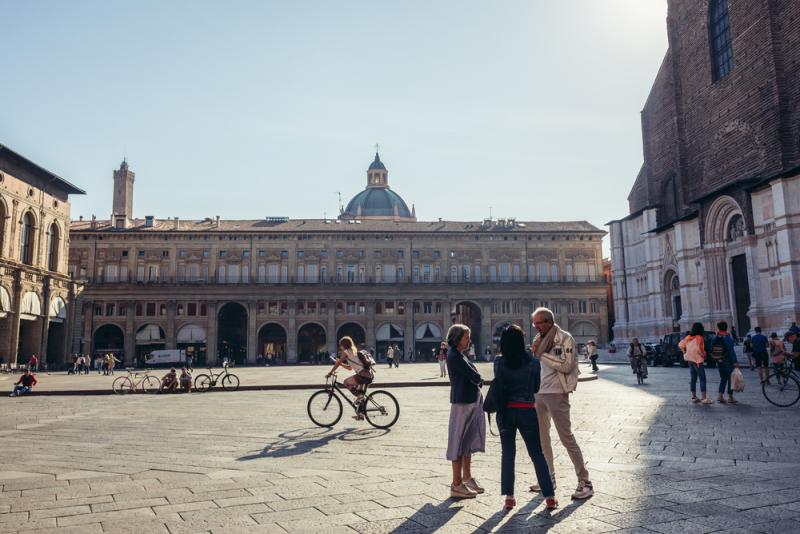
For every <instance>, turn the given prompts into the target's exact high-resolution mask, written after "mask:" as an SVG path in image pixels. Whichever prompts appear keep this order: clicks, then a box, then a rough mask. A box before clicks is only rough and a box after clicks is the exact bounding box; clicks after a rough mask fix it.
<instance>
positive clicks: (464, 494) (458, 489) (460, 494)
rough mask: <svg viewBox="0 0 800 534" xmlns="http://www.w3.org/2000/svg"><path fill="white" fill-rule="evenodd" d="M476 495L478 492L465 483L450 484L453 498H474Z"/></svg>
mask: <svg viewBox="0 0 800 534" xmlns="http://www.w3.org/2000/svg"><path fill="white" fill-rule="evenodd" d="M476 495H477V493H476V492H474V491H472V490H471V489H469V488H468V487H467V485H466V484H464V483H461V484H459V485H458V486H450V497H452V498H453V499H474V498H475V496H476Z"/></svg>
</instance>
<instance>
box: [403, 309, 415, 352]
mask: <svg viewBox="0 0 800 534" xmlns="http://www.w3.org/2000/svg"><path fill="white" fill-rule="evenodd" d="M403 345H404V347H403V356H402V358H401V360H404V361H408V354H409V351H411V354H414V350H415V347H414V301H413V300H407V301H406V330H405V332H403Z"/></svg>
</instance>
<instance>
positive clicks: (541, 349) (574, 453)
mask: <svg viewBox="0 0 800 534" xmlns="http://www.w3.org/2000/svg"><path fill="white" fill-rule="evenodd" d="M531 322H532V323H533V326H534V328H536V331H537V332H538V334H537V335H536V337H535V338H534V339H533V344H532V345H531V352H533V355H534V356H535V357H536V358H537V359H538V360H539V361H540V363H541V364H542V375H541V385H540V386H539V391H538V393H536V415H537V417H538V419H539V435H540V439H541V441H542V449H543V451H544V456H545V458H546V459H547V466H548V467H549V468H550V476H551V477H552V478H553V487H554V488H555V482H556V476H555V465H554V464H553V447H552V445H551V443H550V420H551V419H552V421H553V424H554V425H555V427H556V432H558V437H559V439H561V444H562V445H564V448H566V449H567V453H568V454H569V457H570V460H572V465H573V466H574V467H575V474H576V475H578V487H577V489H576V490H575V492H574V493H573V494H572V498H573V499H587V498H589V497H591V496H592V495H594V488H593V487H592V483H591V482H590V481H589V472H588V471H587V470H586V463H585V462H584V460H583V453H582V452H581V449H580V447H578V443H577V441H575V436H574V435H573V434H572V422H571V420H570V405H569V394H570V393H572V392H573V391H575V388H576V387H577V386H578V374H580V371H579V370H578V357H577V354H576V352H575V340H574V339H572V336H571V335H570V333H569V332H567V331H566V330H562V329H561V328H560V327H559V326H558V325H557V324H556V323H555V316H554V315H553V312H552V311H550V310H549V309H547V308H537V309H536V311H534V312H533V314H531ZM531 490H532V491H539V487H538V486H537V485H533V486H531Z"/></svg>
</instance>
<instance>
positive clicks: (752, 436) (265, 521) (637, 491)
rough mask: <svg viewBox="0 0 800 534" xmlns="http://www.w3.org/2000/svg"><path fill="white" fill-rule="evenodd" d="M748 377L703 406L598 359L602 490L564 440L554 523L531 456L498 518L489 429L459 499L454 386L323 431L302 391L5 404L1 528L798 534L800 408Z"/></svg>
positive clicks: (415, 391)
mask: <svg viewBox="0 0 800 534" xmlns="http://www.w3.org/2000/svg"><path fill="white" fill-rule="evenodd" d="M428 367H430V368H431V370H435V371H436V372H437V376H435V377H430V378H432V379H433V380H436V379H438V368H437V369H433V367H432V366H428ZM404 368H405V369H404ZM297 369H299V368H296V367H292V368H277V370H279V371H280V372H281V373H284V374H285V373H293V372H295V371H296V370H297ZM426 369H427V367H426V366H425V364H418V365H413V366H412V365H406V366H402V365H401V368H400V371H402V372H407V373H409V374H413V373H415V372H416V373H425V372H427V371H426ZM320 370H322V371H324V369H315V368H309V369H303V370H302V372H305V373H308V376H316V375H318V374H320ZM268 371H269V372H270V373H272V372H273V371H272V368H270V369H269V370H268ZM394 371H395V370H392V372H394ZM322 374H324V373H322ZM395 376H401V375H395ZM745 377H746V379H747V381H748V389H747V391H746V392H745V393H744V394H742V395H741V396H740V400H741V402H742V403H741V404H740V405H738V406H727V405H718V404H714V405H710V406H698V405H694V404H692V403H690V402H688V393H687V391H686V390H687V389H688V388H687V384H688V372H687V371H686V370H685V369H682V368H679V367H675V368H671V369H663V368H656V369H652V370H651V374H650V380H649V381H648V383H647V384H646V385H644V386H637V385H636V383H635V382H636V381H635V377H633V375H632V374H631V373H630V370H629V369H627V368H625V367H624V366H607V365H603V366H601V372H600V378H599V379H598V380H596V381H594V382H588V383H583V384H581V385H580V386H579V388H578V392H577V393H576V394H575V395H573V396H572V398H571V403H572V409H573V430H574V431H575V434H576V436H577V439H578V440H579V443H580V444H581V447H582V449H583V452H584V456H585V457H586V458H587V460H588V464H589V469H590V472H591V475H592V479H593V482H594V484H595V488H596V494H595V496H594V497H593V498H592V499H590V500H588V501H571V500H570V498H569V496H570V493H571V491H572V489H573V487H574V483H575V481H574V474H573V472H572V467H571V464H570V463H569V459H568V457H567V456H566V454H565V452H564V450H563V448H561V446H560V445H559V444H558V442H557V436H556V435H554V436H553V440H554V450H555V452H556V454H557V456H556V465H557V479H558V491H557V494H558V498H559V500H560V502H561V507H560V508H559V509H558V510H556V511H554V512H552V513H549V512H547V511H545V510H544V503H543V502H542V499H541V497H540V496H538V495H533V494H530V493H528V492H527V491H525V485H526V484H527V483H529V481H531V480H532V478H533V474H532V471H533V470H532V467H531V465H530V462H529V461H526V458H525V455H524V454H518V457H517V472H518V475H517V488H518V492H517V493H518V494H517V500H518V506H517V508H516V509H515V510H514V511H512V512H511V513H504V512H502V511H501V505H502V497H501V496H500V495H499V494H498V493H499V478H500V472H499V463H500V447H499V442H498V438H497V437H495V436H491V435H489V436H488V439H487V452H486V453H485V454H479V455H476V456H475V458H474V461H473V464H474V466H473V467H474V471H475V476H476V478H478V479H479V480H480V481H481V482H482V483H483V484H484V485H485V487H486V489H487V491H486V494H484V495H482V496H480V497H479V498H477V499H475V500H468V501H460V502H457V501H453V500H451V499H449V498H448V484H449V477H450V465H449V463H448V462H446V461H445V460H444V451H445V447H446V439H447V419H448V413H449V404H448V389H447V388H445V387H438V388H427V387H424V388H399V389H397V390H395V391H394V393H395V394H396V396H397V397H398V399H399V402H400V404H401V416H400V420H399V421H398V423H397V425H395V427H393V428H392V429H390V430H388V431H386V430H378V429H373V428H371V427H369V426H368V425H366V424H364V423H363V422H357V421H353V420H352V419H351V418H350V415H351V414H349V413H347V412H346V413H345V416H344V417H343V419H342V421H341V422H340V423H339V424H338V425H337V426H335V427H334V428H331V429H326V428H318V427H314V426H313V425H312V424H311V423H310V421H309V420H308V417H307V414H306V401H307V399H308V395H309V393H308V392H304V391H263V392H241V393H238V394H236V395H168V396H124V397H119V396H108V397H96V396H68V397H56V396H41V395H40V396H31V397H23V398H18V399H17V398H15V399H9V398H0V450H2V451H3V454H2V455H0V533H4V532H65V533H73V532H81V533H88V534H94V533H100V532H114V533H117V532H121V533H125V532H136V533H145V534H147V533H151V532H152V533H169V534H175V533H177V532H187V533H188V532H192V533H195V532H212V533H213V532H220V533H222V532H224V533H226V534H228V533H238V532H243V533H249V532H272V533H275V532H277V533H286V532H323V533H325V534H333V533H337V532H348V533H356V532H361V533H373V532H374V533H401V532H415V533H420V532H425V533H427V532H437V533H440V532H454V533H461V532H464V533H472V532H551V533H565V534H571V533H582V532H589V533H593V532H618V533H631V534H633V533H653V532H662V533H672V532H692V533H705V532H725V533H737V532H741V533H744V532H761V533H773V532H782V533H784V532H800V457H799V456H798V454H797V451H798V449H799V448H800V447H798V445H800V427H799V426H798V425H797V424H790V422H791V421H797V420H800V419H798V416H800V412H798V410H800V406H795V407H792V408H789V409H778V408H775V407H773V406H771V405H769V404H768V403H767V402H766V401H765V400H764V399H763V397H762V396H761V394H760V391H759V390H758V389H757V388H755V387H753V386H754V374H753V373H750V372H749V371H745ZM65 378H68V379H70V380H72V379H77V377H65ZM293 378H297V377H296V376H294V377H293ZM424 378H429V377H427V376H425V375H422V376H420V377H418V379H419V380H422V379H424ZM276 380H281V381H282V380H288V379H287V377H285V376H283V375H280V377H279V378H276ZM715 386H716V380H715V376H714V373H710V374H709V388H710V389H712V390H713V389H715ZM519 450H523V449H522V445H521V444H520V449H519Z"/></svg>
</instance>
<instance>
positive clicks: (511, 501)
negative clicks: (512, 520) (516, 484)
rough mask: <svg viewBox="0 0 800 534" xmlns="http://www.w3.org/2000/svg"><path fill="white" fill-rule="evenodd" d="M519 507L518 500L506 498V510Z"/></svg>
mask: <svg viewBox="0 0 800 534" xmlns="http://www.w3.org/2000/svg"><path fill="white" fill-rule="evenodd" d="M516 505H517V500H516V499H515V498H514V497H506V504H505V506H504V508H505V509H506V510H511V509H512V508H514V507H515V506H516Z"/></svg>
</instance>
